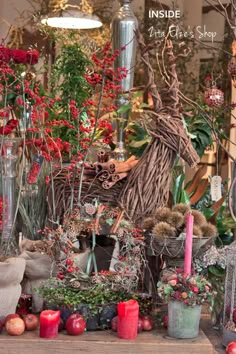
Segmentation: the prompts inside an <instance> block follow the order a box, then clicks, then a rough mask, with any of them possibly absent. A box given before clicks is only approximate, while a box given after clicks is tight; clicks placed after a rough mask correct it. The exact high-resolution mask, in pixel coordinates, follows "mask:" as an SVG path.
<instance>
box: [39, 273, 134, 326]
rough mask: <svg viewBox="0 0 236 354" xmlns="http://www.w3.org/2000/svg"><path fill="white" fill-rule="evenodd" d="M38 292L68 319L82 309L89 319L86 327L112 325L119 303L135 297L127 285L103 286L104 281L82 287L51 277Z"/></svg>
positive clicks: (82, 312)
mask: <svg viewBox="0 0 236 354" xmlns="http://www.w3.org/2000/svg"><path fill="white" fill-rule="evenodd" d="M38 292H39V293H40V294H41V296H42V297H43V299H44V301H45V307H46V308H51V309H60V311H61V317H62V319H63V320H64V322H65V321H66V319H67V318H68V317H69V315H70V314H71V313H73V312H79V313H81V314H82V315H83V316H84V318H85V319H86V324H87V330H96V329H98V328H101V329H105V328H110V322H111V320H112V318H113V317H115V316H116V315H117V310H116V305H117V303H118V302H120V301H126V300H129V299H131V298H132V294H129V293H128V292H126V291H125V290H124V289H122V288H121V289H120V290H118V289H116V290H114V289H111V288H104V285H103V284H91V283H89V284H88V283H87V285H86V286H85V285H83V286H81V287H80V288H79V289H74V288H69V287H68V286H67V287H65V286H62V284H61V283H60V280H57V279H55V278H53V279H51V280H50V281H49V282H48V283H47V284H45V285H43V286H42V287H41V288H40V289H38Z"/></svg>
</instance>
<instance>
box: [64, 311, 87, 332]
mask: <svg viewBox="0 0 236 354" xmlns="http://www.w3.org/2000/svg"><path fill="white" fill-rule="evenodd" d="M85 328H86V323H85V321H84V318H83V316H82V315H80V314H79V313H73V314H72V315H70V317H69V318H68V320H67V321H66V330H67V333H68V334H70V335H72V336H77V335H79V334H82V333H83V332H84V330H85Z"/></svg>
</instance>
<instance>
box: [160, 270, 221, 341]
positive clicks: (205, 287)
mask: <svg viewBox="0 0 236 354" xmlns="http://www.w3.org/2000/svg"><path fill="white" fill-rule="evenodd" d="M157 291H158V295H159V296H160V298H161V299H163V300H164V301H166V302H168V334H169V336H171V337H174V338H194V337H197V336H198V332H199V322H200V316H201V304H202V303H204V302H207V301H212V300H213V298H214V296H215V292H214V291H213V290H212V286H211V284H210V282H209V281H208V280H207V279H206V278H205V277H204V276H202V275H192V274H191V275H186V274H183V273H182V272H179V273H178V272H174V273H168V274H166V275H164V276H163V277H162V278H161V280H160V281H159V282H158V283H157Z"/></svg>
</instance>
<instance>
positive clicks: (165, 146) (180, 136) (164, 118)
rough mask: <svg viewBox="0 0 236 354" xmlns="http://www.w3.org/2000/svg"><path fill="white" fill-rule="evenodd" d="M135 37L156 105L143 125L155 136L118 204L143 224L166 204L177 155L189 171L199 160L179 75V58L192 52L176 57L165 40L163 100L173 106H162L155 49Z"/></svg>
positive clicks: (127, 183) (129, 178) (170, 43)
mask: <svg viewBox="0 0 236 354" xmlns="http://www.w3.org/2000/svg"><path fill="white" fill-rule="evenodd" d="M136 34H137V40H138V43H139V47H140V50H141V59H142V61H143V63H144V65H145V67H146V72H147V73H148V78H149V82H148V85H147V89H148V90H149V92H150V94H151V95H152V99H153V104H154V108H153V110H145V111H144V114H143V125H144V126H145V128H146V129H147V131H148V133H149V134H150V135H151V136H152V140H151V142H150V144H149V145H148V146H147V148H146V150H145V152H144V153H143V155H142V157H141V159H140V160H139V162H138V163H137V165H136V166H135V167H134V168H133V169H132V170H131V172H130V173H129V175H128V178H127V180H126V182H125V184H124V187H123V190H122V192H121V194H120V197H119V203H120V205H121V206H122V208H124V209H125V211H126V213H127V215H128V216H129V217H130V218H131V220H133V221H134V222H136V223H138V224H140V223H141V221H142V219H143V218H144V217H146V216H148V215H150V214H151V213H152V212H153V211H154V209H155V208H157V207H163V206H165V205H166V204H167V202H168V198H169V190H170V183H171V176H172V168H173V165H174V162H175V159H176V157H177V155H179V156H180V157H182V158H183V159H184V160H185V161H186V162H187V163H188V165H189V166H190V167H194V166H196V164H197V163H198V162H199V157H198V155H197V153H196V151H195V150H194V148H193V146H192V144H191V140H190V137H189V136H188V135H187V132H186V131H185V129H184V127H183V123H182V120H181V118H180V99H179V96H180V94H181V93H180V91H179V81H178V77H177V73H176V60H177V59H178V58H179V56H184V57H185V56H187V55H188V52H189V50H188V49H185V50H184V52H183V54H179V55H177V56H174V53H173V45H172V42H171V41H170V40H168V39H166V40H165V44H164V48H163V51H162V59H163V57H164V54H163V52H166V54H167V58H168V59H167V60H168V67H169V70H166V68H165V67H164V70H163V71H162V72H164V74H163V79H164V80H165V83H166V85H167V89H166V90H165V91H164V93H163V96H164V99H165V96H166V97H170V98H171V104H170V105H168V106H167V105H165V106H163V104H162V99H161V97H160V94H159V93H158V90H157V87H156V85H155V82H154V72H153V69H152V67H151V64H150V60H149V54H148V50H149V49H152V48H153V45H152V47H150V46H149V47H148V46H146V45H145V43H144V41H143V38H142V35H141V34H140V32H138V31H137V33H136ZM154 45H155V44H154ZM163 65H164V64H163ZM163 101H164V100H163ZM150 119H151V122H150ZM148 125H149V126H148Z"/></svg>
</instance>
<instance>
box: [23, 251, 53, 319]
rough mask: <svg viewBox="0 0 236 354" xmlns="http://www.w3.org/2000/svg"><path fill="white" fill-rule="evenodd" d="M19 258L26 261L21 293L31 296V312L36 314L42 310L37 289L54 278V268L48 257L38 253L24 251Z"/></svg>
mask: <svg viewBox="0 0 236 354" xmlns="http://www.w3.org/2000/svg"><path fill="white" fill-rule="evenodd" d="M20 257H21V258H23V259H25V261H26V267H25V274H24V280H23V282H22V292H23V293H25V294H31V295H32V311H33V312H36V313H37V312H40V311H42V309H43V298H42V296H41V295H40V294H39V293H38V292H37V289H38V288H39V287H40V286H42V285H43V284H44V283H45V282H46V281H47V279H49V278H50V277H51V276H55V274H56V267H55V264H54V262H53V260H52V258H51V257H50V256H48V255H47V254H42V253H40V252H30V251H25V252H23V253H22V254H21V255H20Z"/></svg>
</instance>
